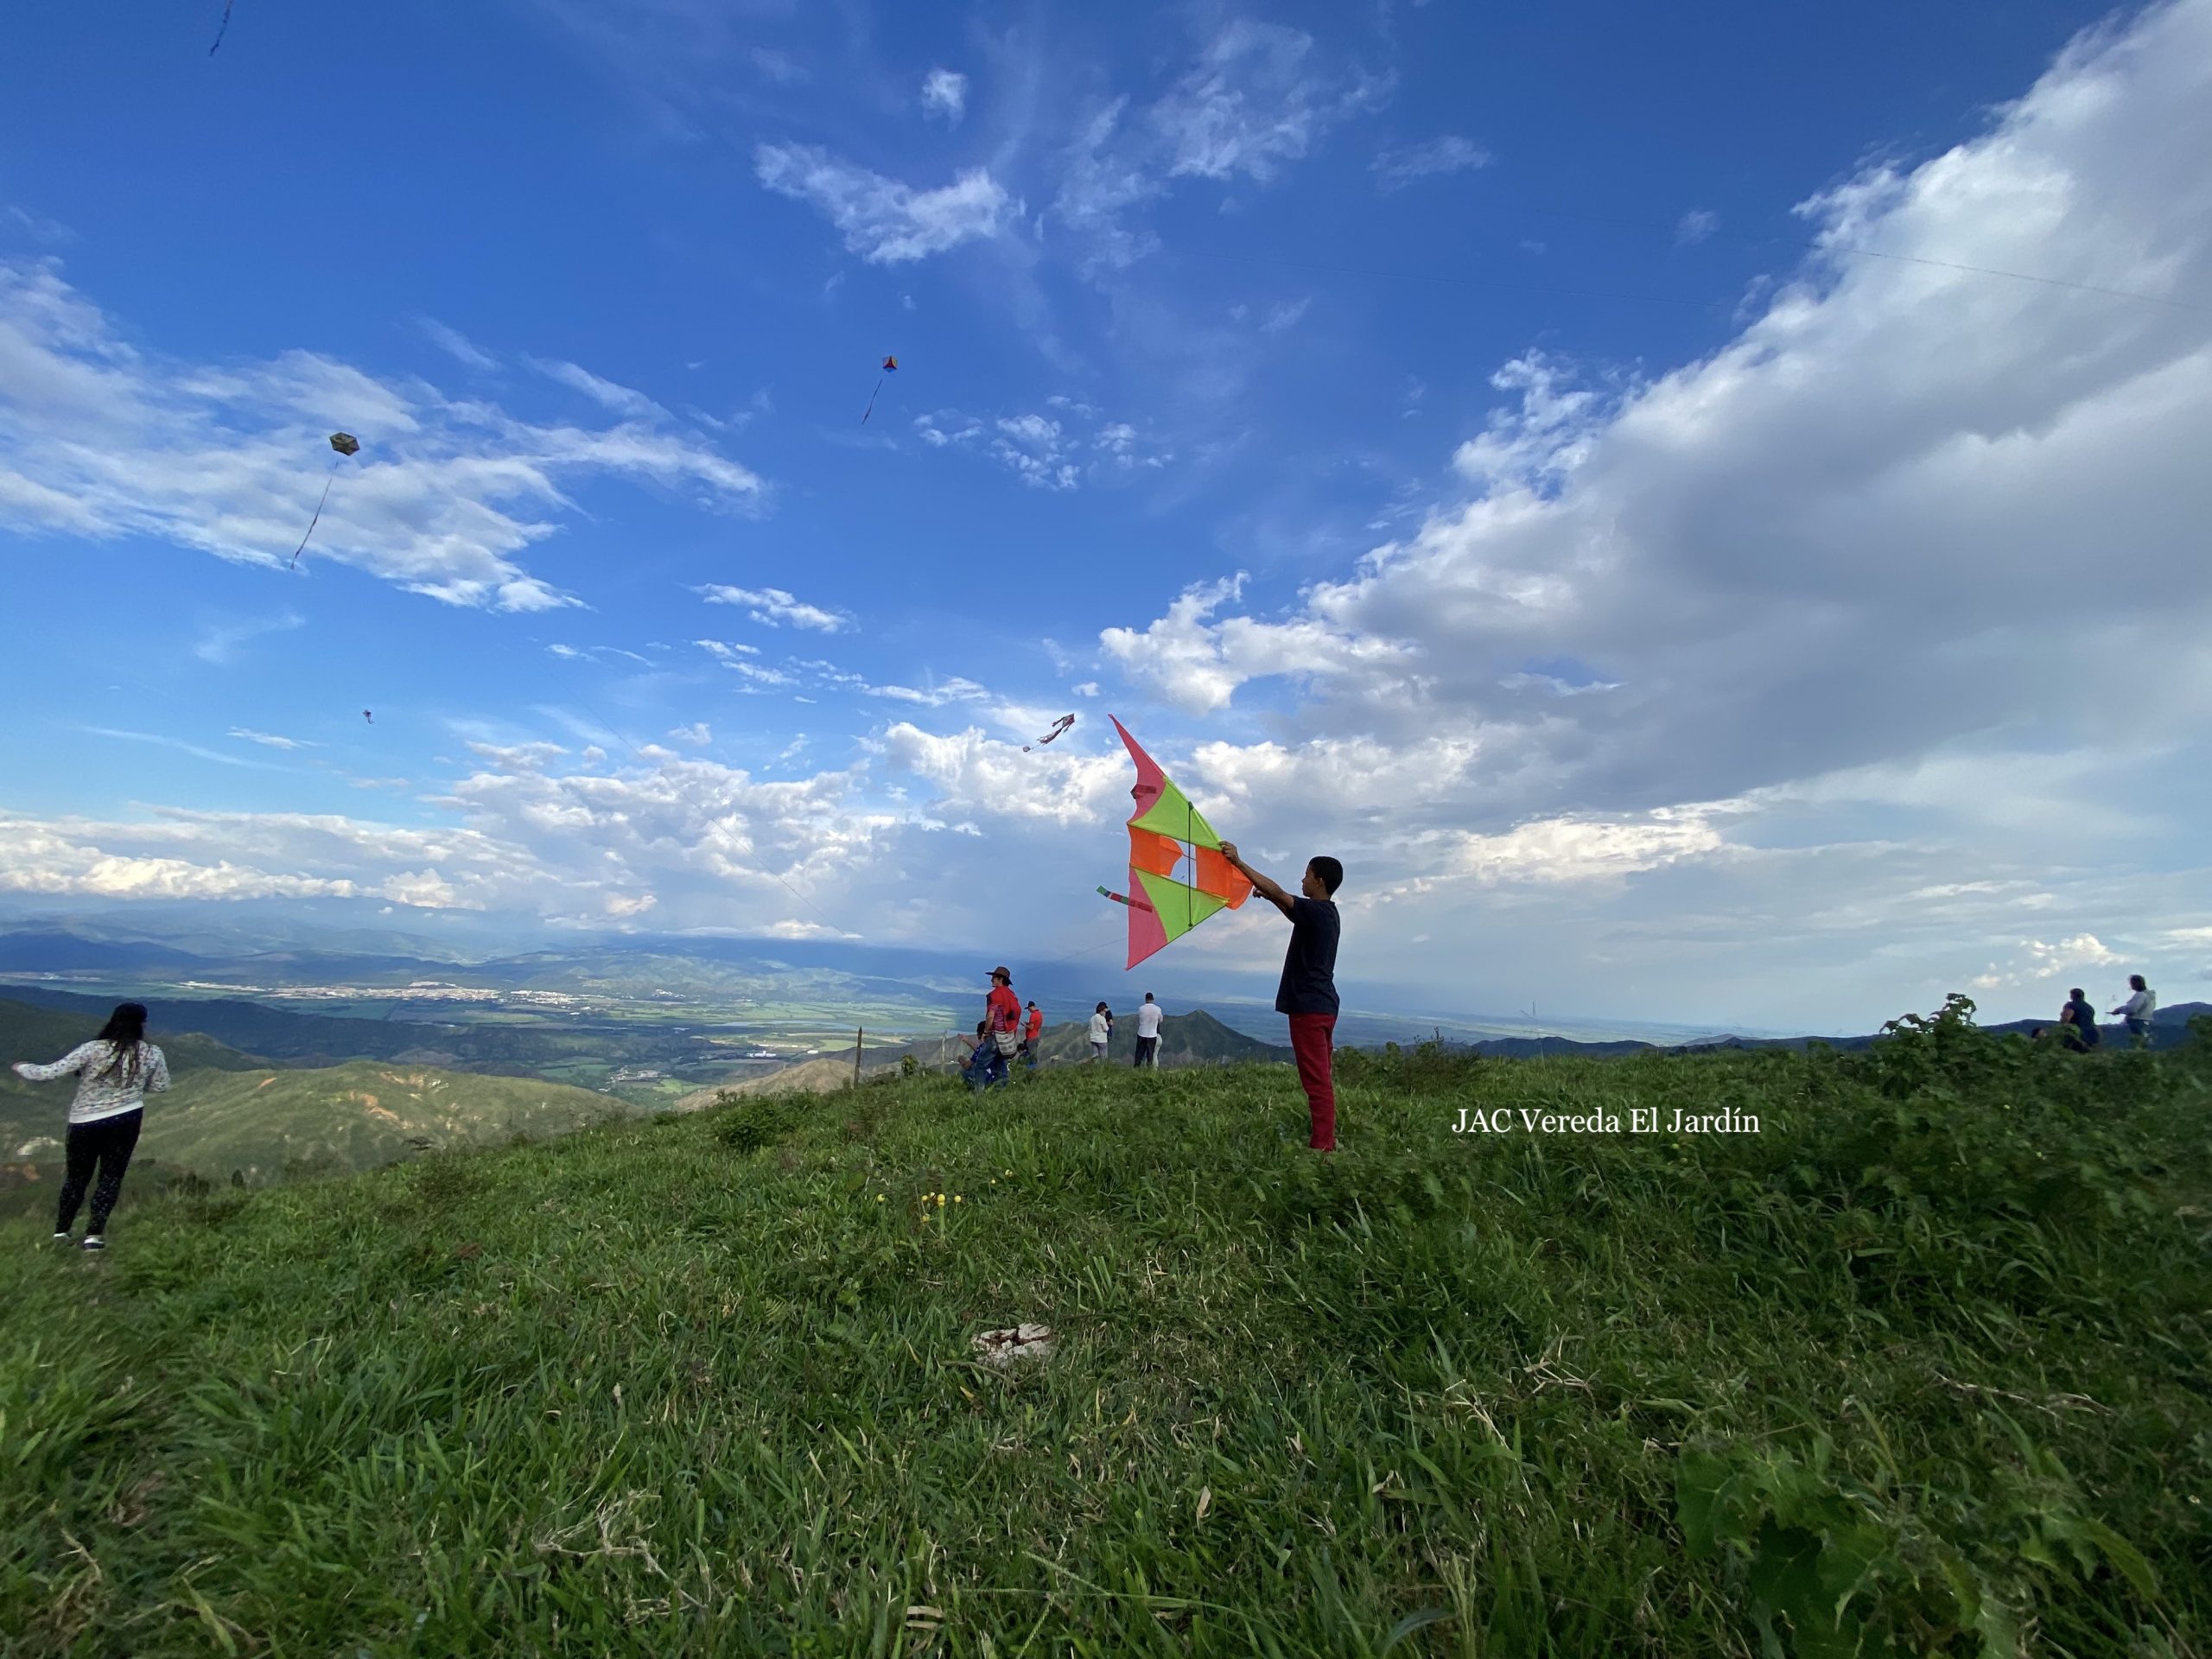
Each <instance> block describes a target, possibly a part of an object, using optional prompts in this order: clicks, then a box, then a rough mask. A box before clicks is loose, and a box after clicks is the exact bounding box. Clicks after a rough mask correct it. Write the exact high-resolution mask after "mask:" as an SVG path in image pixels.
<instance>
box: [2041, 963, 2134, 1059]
mask: <svg viewBox="0 0 2212 1659" xmlns="http://www.w3.org/2000/svg"><path fill="white" fill-rule="evenodd" d="M2127 992H2128V994H2127V997H2126V1001H2123V1002H2121V1004H2120V1006H2119V1007H2116V1008H2110V1009H2107V1010H2106V1012H2107V1013H2109V1014H2116V1015H2118V1016H2119V1018H2120V1024H2121V1025H2122V1026H2124V1027H2126V1030H2127V1035H2128V1039H2129V1040H2130V1041H2132V1042H2134V1043H2136V1044H2138V1045H2140V1044H2144V1043H2147V1042H2149V1041H2150V1040H2151V1016H2152V1014H2156V1013H2157V1012H2158V993H2157V992H2156V991H2154V990H2152V988H2151V987H2150V985H2149V983H2148V982H2146V981H2145V979H2144V977H2143V976H2142V975H2140V974H2130V975H2129V976H2127ZM2035 1035H2036V1037H2037V1039H2047V1038H2051V1037H2056V1039H2057V1040H2058V1042H2059V1044H2060V1045H2061V1046H2063V1047H2066V1048H2070V1049H2073V1050H2074V1051H2075V1052H2077V1053H2083V1054H2086V1053H2088V1052H2089V1050H2091V1049H2093V1048H2094V1047H2096V1046H2098V1045H2099V1044H2100V1043H2101V1042H2102V1041H2103V1040H2104V1033H2101V1032H2100V1031H2099V1030H2098V1029H2097V1011H2096V1010H2095V1009H2094V1008H2093V1007H2090V1006H2089V999H2088V995H2086V994H2085V993H2084V992H2083V991H2082V988H2081V987H2080V986H2079V985H2076V986H2075V987H2074V988H2073V989H2071V990H2069V991H2068V992H2067V993H2066V1001H2065V1004H2064V1005H2063V1007H2060V1009H2059V1010H2058V1023H2057V1024H2056V1025H2055V1026H2039V1027H2037V1028H2036V1031H2035Z"/></svg>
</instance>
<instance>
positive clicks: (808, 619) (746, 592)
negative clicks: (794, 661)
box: [697, 582, 853, 633]
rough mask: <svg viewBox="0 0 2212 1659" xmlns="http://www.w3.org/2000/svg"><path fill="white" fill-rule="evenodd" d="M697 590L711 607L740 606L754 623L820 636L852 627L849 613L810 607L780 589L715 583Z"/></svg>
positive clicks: (816, 606)
mask: <svg viewBox="0 0 2212 1659" xmlns="http://www.w3.org/2000/svg"><path fill="white" fill-rule="evenodd" d="M697 591H698V592H699V594H701V595H702V597H703V598H704V599H705V600H706V601H707V603H708V604H709V605H735V606H739V607H742V608H743V609H744V611H745V613H746V614H747V615H748V616H750V617H751V618H752V619H753V620H754V621H755V622H759V623H761V624H763V625H764V626H768V627H776V626H779V625H783V624H788V625H790V626H792V627H794V628H811V629H813V630H814V631H815V632H817V633H836V632H840V631H841V630H842V629H845V628H849V627H850V626H852V625H853V619H852V617H851V616H850V615H849V613H846V612H843V611H833V610H828V609H825V608H824V607H822V606H819V605H810V604H808V603H807V602H806V601H804V600H802V599H798V598H797V597H795V596H794V595H792V594H788V593H786V592H785V591H784V590H783V589H782V588H730V587H726V586H724V585H723V584H721V583H720V582H715V583H710V584H709V585H708V586H706V587H704V588H699V589H698V590H697Z"/></svg>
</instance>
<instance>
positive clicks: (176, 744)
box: [79, 726, 293, 772]
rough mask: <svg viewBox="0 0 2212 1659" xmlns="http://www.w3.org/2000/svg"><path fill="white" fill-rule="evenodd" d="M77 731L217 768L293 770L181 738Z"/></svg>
mask: <svg viewBox="0 0 2212 1659" xmlns="http://www.w3.org/2000/svg"><path fill="white" fill-rule="evenodd" d="M79 729H80V730H82V731H83V732H85V733H86V734H87V735H88V736H92V737H111V738H114V739H116V740H118V741H121V742H125V743H150V744H152V745H154V746H155V747H156V748H162V749H175V751H176V752H177V753H179V754H188V755H190V756H192V757H193V758H194V760H213V761H214V762H215V763H216V764H217V765H218V766H244V767H245V768H247V769H248V770H249V771H252V772H289V771H291V770H293V768H291V767H289V766H277V765H276V764H275V763H274V762H272V761H268V760H247V759H246V758H245V756H244V755H242V754H226V753H223V751H222V750H220V749H210V748H205V747H201V746H200V744H197V743H188V742H187V741H185V740H184V739H182V738H181V737H165V736H163V735H162V734H161V733H159V732H132V731H124V730H120V729H118V728H115V727H112V726H86V727H82V728H79Z"/></svg>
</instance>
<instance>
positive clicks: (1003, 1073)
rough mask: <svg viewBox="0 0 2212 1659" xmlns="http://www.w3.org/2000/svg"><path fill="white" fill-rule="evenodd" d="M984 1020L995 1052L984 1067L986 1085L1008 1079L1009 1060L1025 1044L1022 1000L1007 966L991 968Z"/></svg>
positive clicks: (985, 999)
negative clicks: (989, 988)
mask: <svg viewBox="0 0 2212 1659" xmlns="http://www.w3.org/2000/svg"><path fill="white" fill-rule="evenodd" d="M983 1023H984V1024H986V1025H987V1026H988V1027H990V1028H991V1029H990V1035H991V1046H992V1053H991V1057H990V1059H989V1060H988V1062H987V1063H986V1064H985V1065H984V1067H983V1086H984V1087H986V1088H988V1087H989V1086H990V1085H991V1084H994V1083H996V1084H1004V1083H1005V1082H1006V1081H1007V1061H1008V1060H1011V1059H1012V1058H1014V1054H1015V1052H1016V1051H1018V1050H1019V1049H1020V1046H1021V999H1020V997H1018V996H1016V995H1014V976H1013V975H1012V974H1010V973H1008V972H1007V969H1005V967H1004V966H1000V967H997V968H994V969H991V994H990V995H988V996H987V997H985V998H984V999H983Z"/></svg>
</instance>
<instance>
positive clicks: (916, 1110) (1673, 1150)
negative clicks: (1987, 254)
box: [0, 1020, 2212, 1656]
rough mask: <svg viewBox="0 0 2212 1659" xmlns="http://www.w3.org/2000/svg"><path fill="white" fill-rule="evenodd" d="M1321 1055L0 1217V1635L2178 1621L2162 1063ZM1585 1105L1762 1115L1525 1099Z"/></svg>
mask: <svg viewBox="0 0 2212 1659" xmlns="http://www.w3.org/2000/svg"><path fill="white" fill-rule="evenodd" d="M1345 1070H1346V1072H1347V1076H1346V1077H1345V1079H1344V1084H1345V1086H1344V1091H1343V1096H1344V1098H1343V1116H1344V1135H1345V1150H1344V1152H1342V1153H1341V1154H1338V1155H1336V1156H1334V1157H1321V1156H1317V1155H1313V1154H1308V1153H1306V1151H1305V1150H1304V1149H1303V1147H1302V1146H1301V1144H1300V1142H1302V1140H1303V1122H1302V1120H1303V1111H1302V1107H1301V1104H1300V1102H1299V1101H1298V1098H1297V1096H1296V1093H1295V1089H1294V1085H1293V1084H1292V1082H1291V1079H1290V1078H1289V1077H1288V1076H1287V1074H1286V1073H1285V1072H1283V1071H1281V1069H1280V1068H1275V1067H1243V1068H1229V1069H1222V1070H1210V1069H1198V1068H1193V1069H1191V1070H1186V1071H1179V1072H1175V1071H1169V1072H1162V1073H1160V1074H1156V1075H1155V1074H1151V1073H1139V1072H1135V1071H1130V1070H1129V1069H1128V1068H1127V1067H1126V1066H1122V1067H1109V1068H1096V1069H1092V1068H1065V1069H1061V1070H1058V1071H1050V1072H1047V1073H1046V1074H1045V1076H1043V1077H1040V1078H1039V1079H1037V1080H1035V1082H1034V1084H1033V1086H1030V1087H1027V1088H1024V1089H1020V1090H1011V1091H1008V1092H1007V1093H1006V1094H1003V1095H995V1096H988V1097H984V1098H981V1099H978V1098H976V1097H972V1096H969V1095H967V1094H965V1093H964V1092H963V1091H961V1090H959V1089H958V1088H957V1086H955V1085H954V1084H951V1083H950V1081H949V1080H947V1079H944V1078H942V1077H918V1078H915V1079H912V1080H905V1081H900V1080H890V1081H887V1082H886V1083H884V1084H880V1085H877V1086H874V1087H871V1088H866V1089H862V1090H858V1091H853V1092H847V1093H843V1094H839V1095H834V1096H824V1097H821V1098H818V1099H809V1098H793V1097H779V1098H773V1099H767V1100H748V1101H746V1102H743V1103H739V1104H737V1105H734V1106H733V1107H731V1108H729V1109H725V1110H722V1111H717V1112H713V1113H706V1114H701V1115H697V1116H683V1117H676V1116H670V1117H666V1118H663V1119H657V1120H650V1121H643V1122H636V1123H633V1124H631V1125H627V1126H623V1127H620V1128H603V1129H600V1130H594V1131H589V1132H586V1133H583V1134H581V1135H572V1136H569V1137H567V1138H565V1139H563V1140H561V1141H556V1142H554V1143H552V1144H550V1145H549V1146H544V1147H531V1148H524V1149H517V1150H505V1149H503V1150H497V1151H491V1152H484V1153H475V1154H458V1155H453V1156H447V1157H440V1158H435V1159H426V1160H419V1161H416V1162H414V1163H411V1164H409V1165H406V1166H401V1167H398V1168H395V1169H391V1170H385V1171H380V1172H378V1173H374V1174H372V1175H368V1176H365V1177H360V1178H357V1179H347V1180H342V1181H331V1182H324V1183H315V1184H308V1185H296V1186H289V1187H279V1188H277V1189H273V1190H268V1191H261V1192H249V1193H238V1192H229V1191H226V1190H218V1191H216V1192H213V1193H212V1194H208V1195H207V1196H204V1197H200V1198H183V1197H175V1198H165V1199H162V1200H159V1201H154V1202H147V1203H143V1204H135V1205H134V1204H132V1203H130V1201H129V1200H127V1199H126V1204H125V1207H124V1210H123V1211H120V1212H119V1213H118V1218H117V1222H116V1224H115V1228H114V1240H115V1244H116V1248H115V1249H114V1250H113V1251H111V1253H110V1254H109V1255H107V1256H105V1258H101V1257H86V1256H84V1255H81V1254H75V1253H54V1254H49V1253H46V1252H44V1251H42V1250H41V1249H40V1248H39V1246H38V1243H37V1237H36V1229H35V1227H33V1226H31V1225H16V1226H13V1227H10V1228H4V1229H0V1306H4V1307H5V1308H6V1309H7V1310H8V1318H7V1319H6V1320H5V1321H4V1324H3V1325H0V1413H4V1423H5V1430H4V1431H0V1630H8V1631H13V1632H16V1633H17V1640H18V1642H19V1643H20V1644H21V1646H20V1650H21V1651H24V1652H27V1653H72V1654H79V1653H81V1654H86V1655H91V1654H106V1653H130V1654H133V1655H150V1654H164V1655H166V1654H200V1653H208V1654H212V1653H216V1652H226V1653H260V1652H285V1653H318V1654H320V1653H346V1654H349V1655H350V1654H353V1653H355V1652H358V1651H368V1652H372V1653H378V1654H387V1653H388V1654H400V1653H436V1654H444V1653H461V1652H466V1653H469V1654H483V1655H524V1654H543V1653H551V1652H556V1651H559V1652H576V1653H594V1654H600V1653H608V1654H648V1653H650V1654H672V1653H682V1654H685V1655H709V1654H728V1655H753V1654H774V1653H785V1654H812V1655H822V1654H844V1653H853V1654H861V1653H873V1654H886V1655H888V1654H893V1653H901V1654H949V1655H950V1654H957V1655H978V1656H980V1655H985V1654H994V1655H1003V1656H1011V1655H1014V1654H1018V1653H1025V1652H1026V1653H1033V1654H1043V1653H1046V1652H1050V1653H1054V1654H1065V1653H1075V1654H1081V1655H1090V1656H1121V1655H1127V1654H1134V1653H1166V1652H1176V1653H1192V1654H1202V1655H1216V1654H1218V1655H1236V1656H1243V1655H1249V1654H1254V1653H1268V1654H1278V1655H1292V1654H1316V1655H1319V1654H1331V1655H1334V1654H1362V1655H1380V1654H1381V1653H1383V1651H1385V1650H1386V1649H1388V1650H1389V1651H1393V1652H1395V1653H1398V1654H1439V1655H1441V1654H1454V1655H1477V1654H1495V1655H1501V1656H1502V1655H1520V1654H1537V1653H1542V1654H1552V1655H1585V1654H1587V1655H1600V1654H1603V1655H1613V1654H1622V1653H1633V1654H1642V1655H1681V1656H1692V1655H1694V1656H1704V1655H1708V1654H1716V1653H1719V1654H1729V1655H1750V1654H1754V1653H1758V1652H1759V1651H1760V1650H1761V1648H1762V1645H1763V1642H1764V1643H1767V1645H1768V1650H1769V1651H1770V1652H1773V1653H1775V1654H1777V1655H1784V1654H1795V1655H1797V1656H1811V1655H1815V1654H1839V1653H1846V1652H1860V1653H1866V1654H1874V1653H1897V1654H1904V1653H1913V1654H1942V1655H1956V1656H1965V1655H1979V1656H1997V1655H2010V1654H2016V1653H2027V1652H2034V1653H2038V1654H2053V1655H2057V1654H2064V1655H2074V1656H2104V1655H2111V1656H2120V1655H2169V1656H2171V1655H2185V1654H2191V1653H2202V1652H2204V1651H2206V1649H2207V1643H2208V1642H2212V1590H2208V1586H2207V1581H2206V1574H2205V1566H2206V1562H2207V1560H2208V1558H2212V1535H2208V1528H2207V1522H2206V1508H2205V1506H2204V1505H2203V1504H2202V1503H2201V1502H2200V1497H2201V1495H2202V1493H2203V1492H2204V1491H2207V1490H2208V1488H2212V1398H2208V1395H2207V1394H2206V1392H2205V1391H2204V1389H2203V1386H2202V1385H2203V1378H2204V1356H2205V1354H2206V1352H2207V1351H2208V1338H2212V1331H2208V1329H2207V1319H2208V1315H2207V1299H2206V1296H2205V1294H2204V1292H2205V1283H2206V1281H2205V1276H2204V1257H2203V1252H2204V1249H2205V1245H2206V1243H2207V1242H2208V1221H2207V1216H2208V1208H2209V1207H2212V1168H2208V1163H2207V1157H2208V1152H2207V1138H2206V1136H2205V1135H2204V1134H2203V1123H2204V1122H2205V1115H2206V1112H2207V1109H2208V1104H2212V1103H2209V1102H2208V1079H2209V1078H2212V1056H2208V1054H2207V1053H2206V1052H2205V1051H2204V1048H2203V1046H2201V1045H2200V1046H2199V1047H2198V1048H2196V1049H2194V1050H2191V1051H2188V1052H2183V1053H2179V1054H2173V1055H2159V1056H2152V1055H2138V1054H2117V1055H2107V1056H2100V1057H2096V1058H2092V1059H2088V1060H2081V1059H2077V1058H2074V1057H2071V1056H2067V1055H2063V1054H2060V1053H2056V1052H2051V1051H2049V1050H2047V1049H2046V1050H2040V1051H2039V1050H2035V1049H2031V1047H2030V1046H2028V1045H2027V1044H2025V1043H2024V1042H2019V1041H2009V1042H2005V1041H1998V1040H1995V1039H1987V1038H1985V1037H1983V1036H1981V1035H1980V1034H1979V1033H1974V1031H1973V1030H1972V1029H1971V1028H1970V1027H1963V1026H1961V1025H1960V1024H1958V1023H1957V1022H1956V1021H1955V1020H1953V1021H1945V1022H1943V1023H1942V1024H1940V1025H1937V1026H1936V1027H1932V1028H1930V1029H1929V1030H1926V1031H1922V1032H1914V1033H1908V1034H1907V1036H1906V1037H1905V1038H1904V1039H1902V1040H1900V1041H1897V1042H1895V1043H1892V1044H1891V1045H1888V1046H1885V1048H1883V1049H1882V1050H1879V1051H1878V1052H1874V1053H1872V1054H1867V1055H1848V1056H1839V1055H1834V1054H1819V1053H1815V1054H1811V1055H1800V1054H1794V1053H1788V1052H1753V1053H1741V1054H1719V1055H1713V1056H1674V1057H1668V1056H1657V1055H1654V1056H1647V1057H1642V1058H1632V1059H1628V1060H1624V1061H1618V1062H1597V1061H1590V1060H1539V1061H1532V1062H1525V1063H1523V1062H1509V1061H1496V1060H1478V1061H1472V1062H1469V1061H1465V1060H1454V1059H1448V1058H1440V1057H1437V1056H1434V1055H1429V1054H1412V1055H1405V1056H1400V1057H1397V1058H1395V1059H1390V1060H1383V1059H1378V1058H1374V1057H1370V1056H1364V1055H1362V1056H1355V1057H1348V1058H1347V1061H1346V1066H1345ZM1631 1108H1636V1109H1648V1110H1650V1111H1653V1112H1655V1113H1656V1114H1658V1116H1659V1121H1660V1122H1662V1124H1663V1123H1665V1122H1668V1121H1669V1114H1670V1113H1671V1112H1672V1111H1673V1110H1674V1109H1676V1108H1681V1109H1686V1110H1694V1111H1700V1112H1707V1113H1712V1112H1719V1111H1722V1110H1732V1111H1734V1112H1736V1113H1738V1114H1745V1113H1750V1114H1756V1115H1757V1117H1758V1132H1757V1133H1737V1134H1699V1135H1672V1134H1668V1133H1664V1132H1655V1133H1630V1132H1623V1133H1596V1134H1584V1133H1575V1132H1568V1131H1561V1132H1557V1133H1547V1132H1544V1131H1543V1130H1542V1129H1541V1128H1529V1127H1525V1120H1523V1119H1522V1117H1521V1116H1519V1115H1520V1114H1521V1113H1522V1112H1524V1111H1525V1112H1528V1113H1530V1114H1541V1113H1545V1112H1551V1113H1571V1112H1582V1113H1592V1112H1608V1113H1613V1114H1617V1115H1620V1116H1622V1117H1624V1118H1625V1116H1626V1114H1627V1112H1628V1111H1629V1110H1630V1109H1631ZM1462 1109H1481V1110H1483V1111H1485V1112H1502V1113H1505V1114H1509V1115H1510V1117H1501V1118H1499V1119H1498V1120H1497V1122H1498V1123H1499V1124H1500V1125H1501V1131H1500V1132H1497V1133H1484V1134H1461V1133H1455V1126H1456V1125H1458V1124H1459V1123H1461V1122H1464V1121H1465V1120H1463V1119H1462V1117H1461V1112H1462ZM1509 1121H1510V1122H1512V1123H1513V1124H1514V1125H1515V1127H1513V1128H1510V1129H1507V1128H1503V1125H1504V1124H1505V1123H1506V1122H1509ZM1624 1127H1625V1126H1624ZM1021 1320H1040V1321H1043V1322H1045V1323H1046V1324H1049V1325H1052V1326H1054V1327H1056V1328H1057V1330H1058V1332H1059V1333H1060V1337H1061V1347H1060V1349H1059V1351H1058V1353H1056V1354H1055V1355H1054V1356H1053V1357H1051V1358H1050V1359H1049V1360H1047V1361H1046V1362H1044V1363H1041V1364H1039V1365H1038V1366H1036V1367H1034V1368H1033V1369H1025V1370H1018V1371H1014V1372H1011V1373H1001V1372H1000V1371H998V1370H993V1369H991V1368H989V1367H988V1366H985V1365H982V1364H980V1363H976V1359H975V1357H974V1355H973V1352H972V1349H971V1344H972V1340H973V1338H975V1337H976V1335H978V1334H979V1333H980V1332H983V1331H984V1330H986V1329H988V1328H992V1327H996V1326H1002V1325H1013V1324H1014V1323H1016V1322H1017V1321H1021ZM1763 1632H1764V1636H1763Z"/></svg>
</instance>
